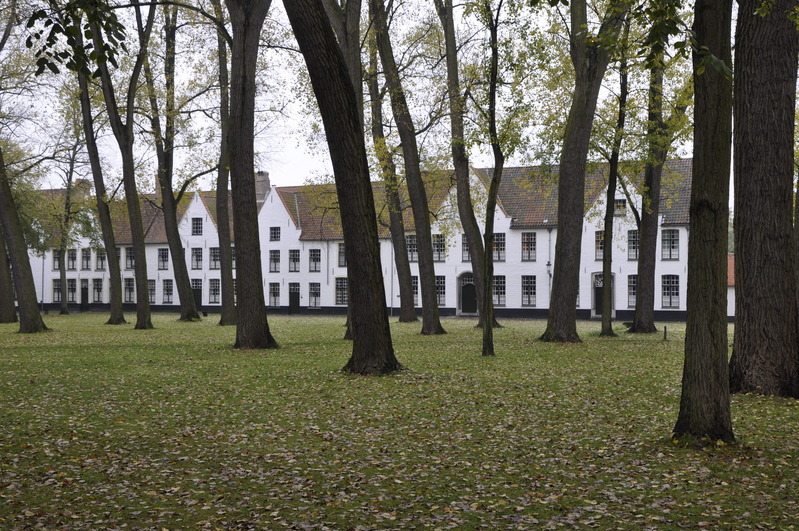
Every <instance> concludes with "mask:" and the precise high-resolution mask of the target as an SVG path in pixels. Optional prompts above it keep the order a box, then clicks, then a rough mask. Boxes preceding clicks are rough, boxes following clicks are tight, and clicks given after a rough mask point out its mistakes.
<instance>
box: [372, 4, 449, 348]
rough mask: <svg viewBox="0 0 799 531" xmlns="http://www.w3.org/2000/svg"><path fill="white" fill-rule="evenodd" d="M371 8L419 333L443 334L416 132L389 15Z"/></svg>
mask: <svg viewBox="0 0 799 531" xmlns="http://www.w3.org/2000/svg"><path fill="white" fill-rule="evenodd" d="M370 9H371V12H372V13H374V17H373V18H374V20H373V22H374V25H375V31H376V34H377V48H378V51H379V52H380V60H381V63H382V65H383V73H384V75H385V76H386V84H387V86H388V93H389V99H390V100H391V109H392V111H393V114H394V121H395V122H396V124H397V131H398V133H399V136H400V140H401V141H402V154H403V159H404V162H405V180H406V184H407V187H408V196H409V198H410V202H411V208H412V210H413V221H414V225H415V229H416V244H417V249H418V256H419V284H420V287H421V290H422V296H421V299H422V334H425V335H434V334H445V333H446V331H445V330H444V327H443V326H441V319H440V318H439V314H438V299H437V291H436V273H435V264H434V262H433V239H432V235H431V232H430V217H429V207H428V201H427V192H426V191H425V188H424V182H423V180H422V171H421V162H420V158H419V149H418V146H417V143H416V131H415V129H414V124H413V118H412V117H411V114H410V111H409V108H408V102H407V100H406V97H405V91H404V89H403V86H402V81H401V80H400V76H399V69H398V67H397V62H396V60H395V58H394V51H393V48H392V45H391V39H390V37H389V34H388V14H387V13H386V7H385V4H384V2H383V0H370Z"/></svg>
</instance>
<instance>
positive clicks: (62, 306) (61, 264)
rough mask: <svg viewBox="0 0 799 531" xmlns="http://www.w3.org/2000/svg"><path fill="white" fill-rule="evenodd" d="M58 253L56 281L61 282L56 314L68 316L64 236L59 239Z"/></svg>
mask: <svg viewBox="0 0 799 531" xmlns="http://www.w3.org/2000/svg"><path fill="white" fill-rule="evenodd" d="M58 252H59V253H60V254H61V256H60V257H59V258H60V259H59V261H58V281H59V282H61V300H60V301H59V304H58V313H59V314H61V315H69V307H68V306H67V265H66V261H67V256H66V253H67V244H66V238H65V237H64V236H61V238H59V245H58ZM42 267H44V264H42ZM42 288H44V286H42Z"/></svg>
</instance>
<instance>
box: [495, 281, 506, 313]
mask: <svg viewBox="0 0 799 531" xmlns="http://www.w3.org/2000/svg"><path fill="white" fill-rule="evenodd" d="M494 305H495V306H505V277H504V276H496V277H494Z"/></svg>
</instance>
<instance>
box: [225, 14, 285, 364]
mask: <svg viewBox="0 0 799 531" xmlns="http://www.w3.org/2000/svg"><path fill="white" fill-rule="evenodd" d="M225 3H226V4H227V8H228V14H229V15H230V22H231V26H232V29H233V42H232V45H231V60H230V131H229V132H228V141H227V145H228V147H229V148H230V181H231V186H232V190H233V202H234V203H235V204H236V208H235V209H233V226H234V229H235V234H236V266H237V269H238V272H237V282H238V286H237V290H238V320H237V322H236V343H235V344H234V347H235V348H242V349H258V348H277V346H278V345H277V341H275V338H274V337H273V336H272V333H271V332H270V331H269V323H268V321H267V318H266V308H265V304H264V303H265V301H264V288H263V273H262V271H263V269H262V268H261V241H260V237H259V234H258V210H257V205H256V200H255V152H254V139H255V90H256V88H255V74H256V72H255V70H256V64H257V60H258V43H259V37H260V35H261V29H262V28H263V25H264V20H265V19H266V15H267V13H268V12H269V7H270V6H271V4H272V2H271V0H226V2H225Z"/></svg>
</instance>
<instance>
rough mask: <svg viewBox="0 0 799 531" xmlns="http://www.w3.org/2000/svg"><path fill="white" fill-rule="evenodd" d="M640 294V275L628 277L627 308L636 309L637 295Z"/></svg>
mask: <svg viewBox="0 0 799 531" xmlns="http://www.w3.org/2000/svg"><path fill="white" fill-rule="evenodd" d="M637 292H638V275H627V307H628V308H635V295H636V293H637Z"/></svg>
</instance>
